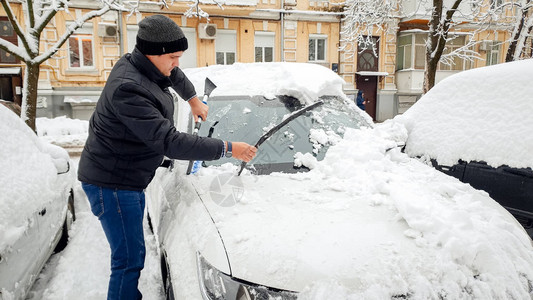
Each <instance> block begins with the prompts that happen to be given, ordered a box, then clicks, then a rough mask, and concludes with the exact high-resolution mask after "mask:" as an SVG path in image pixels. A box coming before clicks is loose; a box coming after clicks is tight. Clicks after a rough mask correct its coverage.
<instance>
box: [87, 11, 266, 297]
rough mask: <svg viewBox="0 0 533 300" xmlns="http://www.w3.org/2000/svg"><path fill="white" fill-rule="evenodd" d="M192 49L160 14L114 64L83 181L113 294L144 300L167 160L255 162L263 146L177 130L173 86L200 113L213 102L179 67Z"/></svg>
mask: <svg viewBox="0 0 533 300" xmlns="http://www.w3.org/2000/svg"><path fill="white" fill-rule="evenodd" d="M186 49H187V39H186V38H185V35H184V34H183V32H182V30H181V28H180V27H179V26H178V25H177V24H176V23H174V21H172V20H171V19H169V18H168V17H165V16H162V15H153V16H150V17H147V18H145V19H144V20H142V21H141V22H140V23H139V32H138V34H137V44H136V46H135V49H134V50H133V51H132V53H131V54H126V55H124V56H123V57H122V58H121V59H120V60H119V61H118V62H117V63H116V65H115V66H114V67H113V70H112V71H111V74H110V75H109V79H108V81H107V83H106V85H105V87H104V90H103V91H102V94H101V96H100V99H99V100H98V103H97V105H96V110H95V112H94V114H93V115H92V117H91V120H90V122H89V136H88V138H87V142H86V143H85V147H84V149H83V152H82V154H81V158H80V162H79V170H78V179H79V180H80V181H81V182H82V187H83V189H84V191H85V193H86V194H87V197H88V199H89V202H90V204H91V210H92V212H93V213H94V214H95V215H96V216H97V217H98V219H99V220H100V222H101V224H102V227H103V229H104V232H105V234H106V237H107V240H108V242H109V245H110V247H111V276H110V280H109V288H108V296H107V297H108V299H141V298H142V295H141V293H140V291H139V290H138V288H137V285H138V280H139V276H140V272H141V270H142V269H143V267H144V257H145V246H144V236H143V227H142V221H143V214H144V203H145V199H144V189H145V188H146V187H147V186H148V184H149V183H150V181H151V180H152V178H153V176H154V174H155V170H156V169H157V167H158V166H159V165H160V164H161V162H162V160H163V157H164V156H167V157H169V158H173V159H182V160H215V159H219V158H221V157H224V156H230V155H231V154H232V155H233V157H235V158H237V159H240V160H243V161H246V162H248V161H250V160H251V159H252V158H253V157H254V156H255V153H256V151H257V149H256V148H255V147H253V146H250V145H248V144H246V143H243V142H229V141H222V140H219V139H213V138H207V137H198V136H193V135H190V134H187V133H182V132H178V131H176V129H175V128H174V125H173V124H174V122H173V114H174V103H173V97H172V95H171V93H170V92H169V90H168V88H169V87H172V88H173V89H174V90H175V91H176V92H177V93H178V94H179V95H180V97H181V98H183V99H186V101H188V103H189V105H190V106H191V112H192V114H193V116H194V118H195V120H197V119H198V117H201V118H202V119H204V120H205V119H206V118H207V111H208V107H207V105H205V104H204V103H202V101H200V100H199V99H198V97H197V96H196V92H195V89H194V86H193V85H192V83H191V82H190V81H189V79H188V78H187V77H186V76H185V74H184V73H183V72H182V71H181V70H180V69H179V68H178V66H179V59H180V57H181V56H182V55H183V51H185V50H186Z"/></svg>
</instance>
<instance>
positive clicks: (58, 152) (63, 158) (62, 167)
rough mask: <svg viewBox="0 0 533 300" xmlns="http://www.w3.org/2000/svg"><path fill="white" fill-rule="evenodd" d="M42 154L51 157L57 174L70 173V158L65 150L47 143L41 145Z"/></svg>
mask: <svg viewBox="0 0 533 300" xmlns="http://www.w3.org/2000/svg"><path fill="white" fill-rule="evenodd" d="M43 152H45V153H48V154H49V155H50V156H51V157H52V162H53V163H54V166H55V167H56V170H57V174H65V173H68V172H69V171H70V156H69V155H68V152H67V150H65V149H63V148H61V147H59V146H56V145H52V144H48V143H43Z"/></svg>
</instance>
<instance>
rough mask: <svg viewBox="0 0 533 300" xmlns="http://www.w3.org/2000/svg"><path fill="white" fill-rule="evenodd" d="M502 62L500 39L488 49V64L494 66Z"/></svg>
mask: <svg viewBox="0 0 533 300" xmlns="http://www.w3.org/2000/svg"><path fill="white" fill-rule="evenodd" d="M499 63H500V44H499V43H498V41H493V42H492V45H491V46H490V49H489V50H487V63H486V65H487V66H492V65H496V64H499Z"/></svg>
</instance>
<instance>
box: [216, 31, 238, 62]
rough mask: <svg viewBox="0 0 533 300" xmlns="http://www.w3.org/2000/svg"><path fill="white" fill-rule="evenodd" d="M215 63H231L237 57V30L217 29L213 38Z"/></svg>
mask: <svg viewBox="0 0 533 300" xmlns="http://www.w3.org/2000/svg"><path fill="white" fill-rule="evenodd" d="M215 43H216V45H215V52H216V63H217V65H231V64H233V63H235V61H236V57H237V32H236V31H235V30H224V29H219V30H217V38H216V40H215Z"/></svg>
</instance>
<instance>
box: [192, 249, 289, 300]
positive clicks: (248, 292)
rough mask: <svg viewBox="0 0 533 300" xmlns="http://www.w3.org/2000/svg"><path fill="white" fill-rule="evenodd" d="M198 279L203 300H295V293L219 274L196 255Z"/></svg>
mask: <svg viewBox="0 0 533 300" xmlns="http://www.w3.org/2000/svg"><path fill="white" fill-rule="evenodd" d="M197 257H198V278H199V281H200V289H201V292H202V296H203V298H204V299H205V300H269V299H276V300H295V299H296V298H297V294H296V293H295V292H289V291H283V290H278V289H273V288H269V287H264V286H260V285H256V284H253V283H249V282H245V281H243V280H239V279H236V278H233V277H231V276H230V275H227V274H224V273H222V272H220V271H219V270H218V269H216V268H215V267H213V266H212V265H210V264H209V263H208V262H207V261H206V260H205V259H204V258H203V257H202V256H201V255H200V254H198V256H197Z"/></svg>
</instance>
